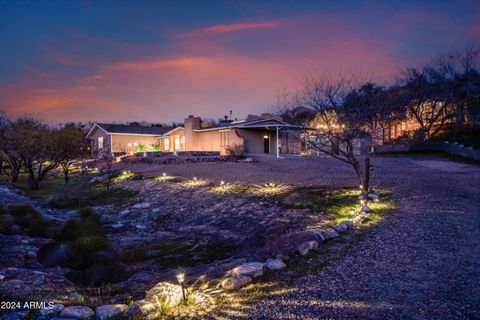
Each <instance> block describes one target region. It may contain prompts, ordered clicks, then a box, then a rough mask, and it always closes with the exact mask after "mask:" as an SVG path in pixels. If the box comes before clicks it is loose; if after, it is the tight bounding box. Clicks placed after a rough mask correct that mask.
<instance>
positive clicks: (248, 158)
mask: <svg viewBox="0 0 480 320" xmlns="http://www.w3.org/2000/svg"><path fill="white" fill-rule="evenodd" d="M243 162H245V163H251V162H253V159H252V158H250V157H247V158H245V159H243Z"/></svg>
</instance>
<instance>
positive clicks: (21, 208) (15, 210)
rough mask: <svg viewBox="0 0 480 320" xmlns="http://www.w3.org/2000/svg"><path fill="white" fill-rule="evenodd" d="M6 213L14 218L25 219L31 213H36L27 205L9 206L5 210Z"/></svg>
mask: <svg viewBox="0 0 480 320" xmlns="http://www.w3.org/2000/svg"><path fill="white" fill-rule="evenodd" d="M7 210H8V213H10V214H11V215H12V216H14V217H25V216H27V215H29V214H32V213H37V211H36V210H35V208H33V207H32V206H31V205H29V204H11V205H9V206H8V208H7Z"/></svg>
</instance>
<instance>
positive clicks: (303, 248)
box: [297, 240, 318, 256]
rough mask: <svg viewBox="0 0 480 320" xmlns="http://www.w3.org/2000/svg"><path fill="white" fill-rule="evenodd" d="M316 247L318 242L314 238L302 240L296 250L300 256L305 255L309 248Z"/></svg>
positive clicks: (314, 248)
mask: <svg viewBox="0 0 480 320" xmlns="http://www.w3.org/2000/svg"><path fill="white" fill-rule="evenodd" d="M316 249H318V242H317V241H315V240H312V241H306V242H302V243H300V244H299V245H298V247H297V252H298V253H299V254H300V255H301V256H306V255H307V254H308V252H310V250H316Z"/></svg>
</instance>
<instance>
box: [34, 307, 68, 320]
mask: <svg viewBox="0 0 480 320" xmlns="http://www.w3.org/2000/svg"><path fill="white" fill-rule="evenodd" d="M63 309H65V306H64V305H63V304H54V305H53V306H52V307H51V308H42V309H40V315H41V316H42V317H45V318H48V319H50V318H52V317H55V316H57V315H58V314H59V313H60V312H62V310H63Z"/></svg>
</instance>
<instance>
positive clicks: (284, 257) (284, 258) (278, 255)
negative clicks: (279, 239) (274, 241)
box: [275, 254, 290, 262]
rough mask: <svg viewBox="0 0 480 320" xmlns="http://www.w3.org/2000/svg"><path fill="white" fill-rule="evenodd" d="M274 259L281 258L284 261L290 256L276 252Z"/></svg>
mask: <svg viewBox="0 0 480 320" xmlns="http://www.w3.org/2000/svg"><path fill="white" fill-rule="evenodd" d="M275 259H277V260H282V261H284V262H285V261H288V260H290V257H289V256H286V255H284V254H277V255H276V256H275Z"/></svg>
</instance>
